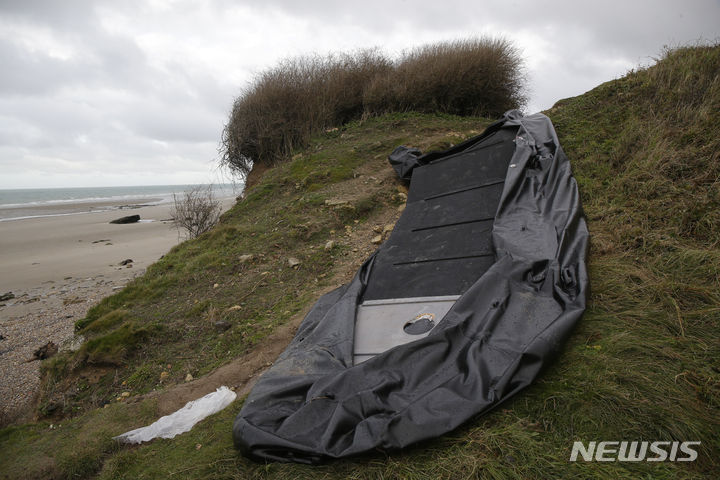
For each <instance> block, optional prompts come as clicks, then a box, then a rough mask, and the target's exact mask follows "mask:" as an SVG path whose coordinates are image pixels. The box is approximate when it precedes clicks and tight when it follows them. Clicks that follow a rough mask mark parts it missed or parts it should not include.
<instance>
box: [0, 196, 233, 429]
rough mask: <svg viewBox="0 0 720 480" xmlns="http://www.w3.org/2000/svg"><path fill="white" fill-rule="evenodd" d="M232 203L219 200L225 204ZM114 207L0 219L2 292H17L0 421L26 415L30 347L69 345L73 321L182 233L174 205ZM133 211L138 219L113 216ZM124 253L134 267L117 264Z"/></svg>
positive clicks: (7, 332)
mask: <svg viewBox="0 0 720 480" xmlns="http://www.w3.org/2000/svg"><path fill="white" fill-rule="evenodd" d="M234 202H235V199H234V198H226V199H222V204H223V210H224V209H227V208H229V207H230V206H232V205H233V204H234ZM138 203H143V202H142V200H139V201H138ZM109 206H111V205H108V204H107V202H105V203H93V204H82V207H79V208H82V209H83V211H86V212H87V211H91V212H93V213H82V214H70V215H61V216H47V217H38V218H27V219H19V220H9V221H2V222H0V295H3V294H5V293H9V292H12V294H13V295H14V298H12V299H9V300H3V301H0V337H1V338H0V426H2V425H4V424H7V423H9V422H11V421H13V420H17V419H18V418H23V415H27V414H28V407H29V406H30V405H31V403H32V400H33V398H34V397H35V396H36V394H37V388H38V385H39V363H40V362H38V361H28V360H31V359H32V358H33V352H34V351H35V350H36V349H38V348H39V347H41V346H42V345H44V344H46V343H47V342H49V341H52V342H54V343H55V344H57V345H58V346H60V348H61V349H63V348H72V347H73V325H74V323H75V321H77V320H78V319H80V318H83V317H84V316H85V313H86V312H87V310H88V309H89V308H90V307H92V306H93V305H95V304H96V303H97V302H99V301H100V300H102V298H104V297H105V296H107V295H110V294H112V293H113V291H115V290H118V289H120V288H122V287H123V286H124V285H125V284H126V283H128V282H129V281H130V280H132V279H133V278H134V277H135V276H137V275H140V274H142V273H143V272H144V271H145V269H146V268H147V267H148V266H149V265H150V264H152V263H153V262H155V261H156V260H158V259H159V258H160V257H161V256H162V255H164V254H165V253H167V252H168V251H169V250H170V249H171V248H172V247H173V246H174V245H176V244H178V243H179V242H180V241H182V240H183V239H184V238H183V237H182V236H179V235H178V232H177V230H176V229H175V228H174V227H173V225H172V222H171V221H170V220H169V217H170V207H171V205H170V204H162V205H155V206H141V207H139V208H123V209H116V210H112V211H104V210H105V209H106V208H107V207H109ZM42 208H43V209H47V208H48V207H47V206H44V207H42ZM53 208H55V207H53ZM57 208H58V209H57V210H55V212H56V213H60V212H62V213H66V211H67V210H62V209H63V208H65V209H67V207H66V206H65V207H57ZM28 213H30V214H44V213H42V212H38V210H32V209H30V210H29V211H28ZM51 213H52V212H51ZM135 214H137V215H140V218H141V221H140V222H139V223H133V224H124V225H116V224H110V223H109V222H110V221H111V220H114V219H116V218H119V217H122V216H126V215H135ZM127 259H131V260H132V263H130V264H129V265H130V267H128V266H123V265H120V262H122V261H124V260H127Z"/></svg>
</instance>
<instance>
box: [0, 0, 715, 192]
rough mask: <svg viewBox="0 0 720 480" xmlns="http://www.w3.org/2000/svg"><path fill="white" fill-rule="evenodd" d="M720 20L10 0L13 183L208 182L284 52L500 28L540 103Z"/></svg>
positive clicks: (2, 98)
mask: <svg viewBox="0 0 720 480" xmlns="http://www.w3.org/2000/svg"><path fill="white" fill-rule="evenodd" d="M718 19H720V2H718V1H716V0H697V1H694V2H684V3H680V2H671V1H669V0H661V1H657V2H650V1H638V2H635V1H633V2H627V1H625V2H620V1H615V2H603V3H598V2H596V3H587V4H586V3H579V2H569V1H561V0H553V1H549V2H532V1H515V2H513V1H510V2H502V3H497V2H493V3H489V4H487V5H486V4H478V3H477V2H470V1H467V0H445V1H443V2H430V1H420V2H411V1H394V0H367V1H366V2H364V3H363V4H362V7H361V8H358V6H357V5H354V4H353V5H351V4H348V3H347V2H345V3H343V2H337V1H331V0H319V1H315V2H295V1H293V0H274V1H273V0H270V1H268V0H263V1H261V0H252V1H242V2H236V1H231V0H205V1H190V0H155V1H152V2H146V1H140V0H134V1H127V2H125V1H124V2H113V1H110V0H99V1H90V0H64V1H62V2H47V1H41V0H6V1H4V2H2V3H0V65H2V68H3V74H2V75H0V169H2V171H3V176H2V177H0V188H3V187H5V188H10V187H14V186H34V185H51V184H55V185H56V186H62V185H69V184H74V185H92V184H94V183H97V182H100V183H103V182H104V183H103V184H108V182H110V183H111V182H121V183H125V184H129V183H138V184H140V183H163V182H167V183H177V182H181V183H190V182H197V181H207V180H209V179H210V177H212V176H213V175H215V173H216V172H215V165H216V159H217V152H216V149H217V145H218V140H219V137H220V132H221V130H222V126H223V124H224V123H225V121H226V120H227V115H228V112H229V110H230V108H231V105H232V101H233V98H234V97H235V96H236V95H238V94H239V93H240V92H241V90H242V88H243V87H245V86H246V85H247V84H248V82H250V81H251V80H252V78H253V77H252V75H253V73H257V72H259V71H261V70H263V69H264V68H267V67H269V66H272V65H273V64H275V62H277V61H278V60H279V59H280V58H283V57H288V56H293V55H298V54H308V53H312V52H319V53H325V52H330V51H338V50H347V49H356V48H365V47H373V46H379V47H381V48H383V49H385V50H386V51H387V52H389V53H391V54H393V53H398V52H400V51H402V50H404V49H408V48H412V47H414V46H419V45H422V44H424V43H428V42H433V41H438V40H443V39H455V38H464V37H468V36H472V35H482V34H491V35H503V36H505V37H506V38H508V39H510V40H512V41H514V42H515V43H516V45H518V47H519V48H520V50H521V51H522V53H523V55H524V57H525V59H526V65H527V73H528V79H529V85H528V86H529V89H530V93H531V101H530V105H529V110H537V109H544V108H549V107H550V106H551V105H552V104H553V103H554V102H555V101H557V100H559V99H561V98H564V97H568V96H573V95H577V94H579V93H582V92H584V91H585V90H587V89H590V88H592V87H594V86H595V85H597V84H599V83H601V82H603V81H607V80H610V79H612V78H616V77H618V76H620V75H622V74H624V73H625V72H626V71H627V70H628V69H630V68H633V67H635V66H637V65H638V64H640V63H643V64H648V63H650V61H651V58H652V57H653V56H657V55H658V54H659V53H660V51H661V49H662V47H663V45H671V46H673V45H678V44H684V43H687V42H692V41H694V40H697V39H698V38H701V37H702V38H704V39H706V40H717V39H718V34H719V33H720V27H719V26H718V25H720V22H718V21H717V20H718Z"/></svg>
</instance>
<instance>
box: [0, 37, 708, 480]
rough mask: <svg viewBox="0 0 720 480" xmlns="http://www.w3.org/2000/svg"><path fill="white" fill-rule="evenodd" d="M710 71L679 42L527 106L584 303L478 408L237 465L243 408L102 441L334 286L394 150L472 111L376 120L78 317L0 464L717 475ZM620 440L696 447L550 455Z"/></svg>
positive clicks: (440, 141) (697, 53) (380, 210)
mask: <svg viewBox="0 0 720 480" xmlns="http://www.w3.org/2000/svg"><path fill="white" fill-rule="evenodd" d="M719 74H720V48H718V47H699V48H689V49H680V50H676V51H673V52H669V53H667V54H666V55H665V56H664V58H663V59H662V60H661V61H660V62H659V63H658V65H656V66H654V67H651V68H648V69H645V70H640V71H637V72H631V73H630V74H628V75H627V76H626V77H624V78H622V79H619V80H615V81H612V82H608V83H606V84H603V85H601V86H599V87H597V88H596V89H594V90H592V91H590V92H588V93H586V94H584V95H581V96H579V97H575V98H571V99H566V100H562V101H560V102H558V103H557V104H556V105H555V106H554V107H553V108H552V109H551V110H550V111H548V112H546V113H547V114H548V115H549V116H550V117H551V119H552V120H553V122H554V124H555V126H556V129H557V131H558V135H559V137H560V142H561V144H562V146H563V148H564V149H565V150H566V152H567V154H568V156H569V157H570V159H571V162H572V165H573V171H574V173H575V176H576V178H577V180H578V183H579V188H580V193H581V196H582V200H583V205H584V208H585V211H586V215H587V219H588V226H589V228H590V232H591V251H590V257H589V267H590V282H591V297H590V299H589V308H588V310H587V312H586V314H585V315H584V317H583V319H582V320H581V322H580V324H579V325H578V328H577V329H576V330H575V331H574V333H573V335H572V337H571V338H570V340H569V341H568V343H567V345H566V347H565V349H564V351H563V353H562V354H561V355H560V356H559V358H558V359H557V361H556V362H555V363H554V364H553V365H552V366H551V367H550V368H548V369H547V370H546V371H545V372H544V373H543V374H542V375H541V377H540V378H539V380H538V381H537V382H536V383H535V384H534V385H533V386H532V387H530V388H528V389H527V390H526V391H524V392H523V393H521V394H520V395H518V396H517V397H515V398H514V399H513V400H511V401H509V402H508V403H506V404H504V405H502V406H501V408H499V409H497V410H496V411H494V412H492V413H490V414H488V415H486V416H483V417H480V418H479V419H477V420H475V421H472V422H470V423H468V424H467V425H465V426H463V427H461V428H459V429H458V430H456V431H455V432H453V433H451V434H449V435H446V436H444V437H442V438H439V439H435V440H433V441H428V442H425V443H423V444H421V445H417V446H415V447H413V448H410V449H407V450H406V451H403V452H396V453H392V454H385V453H382V452H378V453H377V454H374V455H368V456H366V457H361V458H356V459H352V460H345V461H338V462H332V463H330V464H327V465H324V466H320V467H307V466H300V465H284V464H269V465H260V464H256V463H252V462H249V461H247V460H245V459H244V458H242V457H240V456H239V455H238V454H237V452H236V451H235V450H234V449H233V447H232V440H231V433H230V428H231V425H232V421H233V419H234V416H235V415H236V414H237V412H238V411H239V409H240V408H241V401H237V402H235V403H234V404H232V405H231V406H230V407H228V408H227V409H226V410H225V411H223V412H221V413H219V414H217V415H215V416H213V417H211V418H208V419H206V420H205V421H203V422H202V423H200V424H199V425H197V426H196V427H195V428H194V429H193V430H192V431H191V432H189V433H186V434H184V435H182V436H180V437H177V438H176V439H173V440H161V441H154V442H152V443H150V444H146V445H142V446H137V447H127V446H119V445H117V444H115V443H114V442H113V441H112V440H111V436H112V435H116V434H119V433H122V432H123V431H125V430H127V429H130V428H135V427H137V426H140V425H143V424H147V423H149V422H150V421H152V420H153V419H154V418H156V417H157V415H158V414H159V412H160V411H161V410H162V408H161V398H162V397H159V396H158V395H143V394H146V393H148V392H152V391H153V390H158V391H161V392H171V391H173V390H176V389H178V388H180V387H176V386H175V385H180V384H183V382H184V378H185V376H186V375H187V374H188V373H190V374H192V375H193V376H194V377H199V376H202V375H204V374H205V373H207V372H210V371H211V370H212V369H214V368H215V367H217V366H219V365H223V364H226V363H228V362H230V361H231V360H232V359H234V358H237V357H240V358H241V359H247V361H250V360H251V359H252V357H253V356H255V355H257V354H258V352H260V351H262V349H264V348H266V347H267V346H268V344H269V343H272V341H276V340H274V339H276V338H277V337H274V336H273V335H276V333H277V331H278V329H279V328H282V327H281V326H282V325H287V324H288V323H289V324H290V325H292V324H293V323H294V322H295V323H296V322H297V321H299V319H300V318H301V317H302V314H303V312H304V311H305V310H306V309H307V308H308V307H309V306H310V305H311V304H312V303H313V302H314V300H315V299H316V298H317V297H318V296H319V294H320V293H321V292H323V291H326V290H327V289H329V288H332V287H334V286H336V285H338V284H340V283H343V282H345V281H347V280H349V278H350V276H351V275H352V274H353V273H354V271H355V269H356V268H357V267H358V266H359V264H360V263H361V262H362V260H363V259H364V258H366V257H367V255H368V254H369V253H370V252H371V251H372V249H374V248H375V246H374V245H372V244H371V238H372V237H373V236H375V235H377V234H376V232H375V231H374V228H375V227H378V226H379V227H382V226H384V225H385V224H389V223H392V222H393V221H394V220H395V219H396V218H397V217H398V216H399V214H400V213H399V209H401V208H402V195H400V194H399V190H402V185H400V184H399V183H398V182H397V181H396V180H395V178H394V174H393V172H392V170H391V168H390V166H389V165H388V164H387V163H386V160H385V157H386V155H387V154H388V153H389V152H390V151H391V150H392V148H393V147H394V146H396V145H398V144H401V143H404V144H409V145H413V146H418V147H420V148H421V149H423V150H427V149H430V148H441V147H445V146H448V145H449V144H450V143H457V142H458V141H460V140H461V139H462V138H465V137H467V136H470V135H472V134H475V133H477V132H479V131H481V130H482V129H483V128H484V126H485V125H487V124H488V123H489V121H490V120H487V119H479V118H459V117H450V116H433V115H418V114H392V115H388V116H384V117H379V118H375V119H371V120H366V121H363V122H355V123H350V124H348V125H346V126H345V127H344V128H342V129H340V130H336V131H332V132H327V133H325V134H323V135H320V136H316V137H315V138H314V140H312V142H311V144H310V146H309V147H308V148H307V149H305V150H302V151H298V152H296V154H295V156H294V157H293V160H292V161H291V162H289V163H285V164H282V165H280V166H278V167H276V168H274V169H272V170H269V171H268V172H267V173H266V174H265V175H264V176H263V178H262V179H261V181H260V182H259V183H258V184H257V185H255V186H254V187H253V188H252V189H250V191H249V192H248V194H247V196H246V198H245V199H244V200H243V201H241V202H239V203H238V204H237V205H236V206H235V207H234V208H233V209H231V210H230V211H229V212H228V213H226V214H225V215H224V217H223V219H222V223H221V224H220V225H219V226H218V227H217V228H216V229H214V230H213V231H212V232H210V233H208V234H205V235H203V236H201V237H200V238H198V239H197V240H193V241H190V242H186V243H184V244H182V245H179V246H178V247H176V248H174V249H173V250H172V251H171V252H170V253H169V254H167V255H166V256H165V257H164V258H163V259H162V260H161V261H159V262H158V263H156V264H155V265H154V266H153V267H152V268H150V269H149V270H148V272H147V274H146V275H145V276H144V277H142V278H140V279H138V280H136V281H134V282H133V283H132V284H131V285H129V286H128V287H127V288H126V289H125V290H123V291H121V292H120V293H118V294H116V295H114V296H112V297H109V298H107V299H105V300H104V301H103V302H102V303H101V304H100V305H99V306H97V307H96V308H94V309H93V310H92V311H91V312H90V313H89V315H88V317H87V318H86V319H84V320H83V321H81V322H79V324H78V329H79V330H80V331H82V332H83V333H84V334H85V335H87V337H88V339H89V340H88V342H87V343H86V344H85V346H84V347H83V348H82V349H81V350H80V351H79V352H76V353H75V354H72V355H67V354H66V355H62V356H59V357H56V358H55V359H53V360H52V361H50V362H47V363H46V366H45V368H46V372H47V376H46V382H45V390H44V393H43V399H42V402H41V409H42V410H43V411H44V412H45V413H46V414H50V415H52V416H51V417H48V418H47V419H45V420H41V421H39V422H37V423H33V424H29V425H22V426H15V427H10V428H6V429H4V430H0V451H1V452H2V455H0V478H33V477H36V478H39V477H42V478H62V477H67V478H69V477H72V478H90V477H93V478H133V479H135V478H167V477H169V476H170V475H171V474H172V477H173V478H238V479H239V478H287V479H295V478H329V479H332V478H368V479H370V478H448V479H453V478H467V477H471V478H473V477H476V476H480V477H487V478H548V477H565V478H569V477H572V478H575V477H579V478H608V479H611V478H612V479H614V478H628V477H634V478H637V477H647V478H650V477H652V478H673V479H674V478H698V477H706V478H718V476H720V463H719V461H718V458H719V454H720V436H718V432H719V431H720V364H719V363H718V360H717V359H718V358H720V248H718V238H720V158H719V156H720V153H719V152H720V140H719V139H718V136H717V134H716V133H715V131H714V130H715V127H717V125H719V124H720V118H719V114H718V112H720V78H719ZM329 241H332V242H331V243H330V244H328V242H329ZM326 247H328V248H326ZM247 255H251V257H247ZM290 257H293V258H295V259H297V260H299V261H300V264H299V265H298V266H296V267H291V266H290V263H289V262H288V259H289V258H290ZM163 372H165V373H163ZM190 383H192V382H190ZM123 392H128V393H129V394H130V396H129V398H127V399H126V398H125V397H123V396H122V393H123ZM159 398H160V400H159ZM118 399H119V400H118ZM105 404H106V405H107V406H106V407H105V408H98V407H100V406H102V405H105ZM622 439H626V440H651V441H652V440H674V439H676V440H697V441H701V442H702V445H701V447H700V449H699V457H698V459H697V461H695V462H692V463H676V462H663V463H648V462H641V463H635V464H630V463H616V462H614V463H597V462H592V463H585V462H578V463H570V462H568V458H569V454H570V449H571V447H572V442H573V441H574V440H582V441H585V442H587V441H591V440H622Z"/></svg>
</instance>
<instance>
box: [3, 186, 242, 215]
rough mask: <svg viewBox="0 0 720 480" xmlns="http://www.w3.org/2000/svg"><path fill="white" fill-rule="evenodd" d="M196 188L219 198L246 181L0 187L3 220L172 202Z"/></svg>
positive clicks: (239, 188) (232, 193) (237, 190)
mask: <svg viewBox="0 0 720 480" xmlns="http://www.w3.org/2000/svg"><path fill="white" fill-rule="evenodd" d="M195 187H201V188H212V193H213V196H214V197H215V198H216V199H220V198H226V197H232V196H237V195H239V194H240V192H241V191H242V184H237V185H236V184H214V185H139V186H125V187H81V188H23V189H12V190H3V189H0V221H6V220H18V219H21V218H33V217H45V216H55V215H70V214H77V213H88V212H91V211H93V212H94V211H106V210H115V209H120V208H123V207H125V206H132V205H138V204H143V205H159V204H163V203H171V202H172V201H173V195H182V194H183V192H185V191H188V190H190V189H192V188H195ZM90 205H92V206H90Z"/></svg>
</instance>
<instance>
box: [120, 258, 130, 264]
mask: <svg viewBox="0 0 720 480" xmlns="http://www.w3.org/2000/svg"><path fill="white" fill-rule="evenodd" d="M131 263H133V261H132V258H128V259H126V260H123V261H122V262H120V263H118V265H130V264H131Z"/></svg>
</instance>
